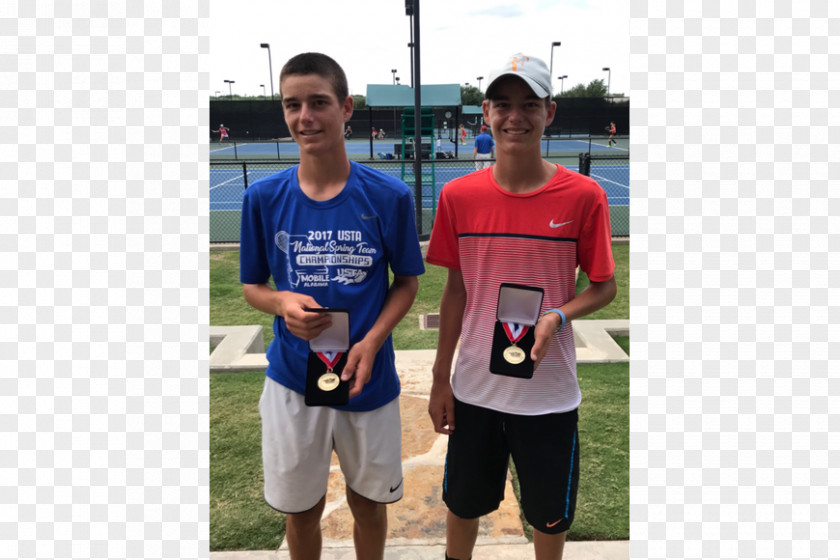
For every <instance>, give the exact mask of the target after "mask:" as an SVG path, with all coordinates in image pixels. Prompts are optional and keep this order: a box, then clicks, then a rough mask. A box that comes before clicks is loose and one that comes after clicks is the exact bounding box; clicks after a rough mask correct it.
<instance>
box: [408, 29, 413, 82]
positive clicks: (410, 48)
mask: <svg viewBox="0 0 840 560" xmlns="http://www.w3.org/2000/svg"><path fill="white" fill-rule="evenodd" d="M412 29H413V27H412ZM413 34H414V32H413V31H412V35H413ZM408 53H409V56H410V57H411V87H414V43H409V44H408Z"/></svg>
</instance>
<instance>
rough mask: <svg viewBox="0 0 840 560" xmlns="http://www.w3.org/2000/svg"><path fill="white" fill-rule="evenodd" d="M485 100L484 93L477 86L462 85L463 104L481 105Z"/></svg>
mask: <svg viewBox="0 0 840 560" xmlns="http://www.w3.org/2000/svg"><path fill="white" fill-rule="evenodd" d="M482 101H484V94H483V93H481V90H480V89H478V88H477V87H475V86H461V104H462V105H481V102H482Z"/></svg>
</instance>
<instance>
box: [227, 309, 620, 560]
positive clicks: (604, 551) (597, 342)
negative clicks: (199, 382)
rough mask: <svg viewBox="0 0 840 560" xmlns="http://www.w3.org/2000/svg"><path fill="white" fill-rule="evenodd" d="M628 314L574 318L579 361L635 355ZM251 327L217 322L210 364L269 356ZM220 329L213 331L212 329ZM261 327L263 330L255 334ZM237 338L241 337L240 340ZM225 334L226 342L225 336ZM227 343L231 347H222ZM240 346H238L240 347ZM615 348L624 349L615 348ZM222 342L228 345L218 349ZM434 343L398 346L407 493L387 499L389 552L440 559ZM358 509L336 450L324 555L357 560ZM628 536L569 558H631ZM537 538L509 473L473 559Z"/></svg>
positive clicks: (442, 530) (570, 550) (278, 559)
mask: <svg viewBox="0 0 840 560" xmlns="http://www.w3.org/2000/svg"><path fill="white" fill-rule="evenodd" d="M627 323H628V322H627V321H575V322H574V323H573V324H574V328H575V340H576V346H577V350H578V360H579V361H580V362H604V361H608V362H612V361H627V360H628V359H629V358H628V357H627V355H626V354H624V352H623V351H621V349H620V348H618V346H617V345H616V344H615V342H614V341H613V340H612V338H611V337H610V336H609V335H608V334H607V331H609V332H614V333H615V332H618V333H619V334H626V331H627V329H628V325H627ZM231 329H247V327H211V338H213V337H215V340H216V343H217V344H219V346H218V347H217V348H216V350H215V351H214V352H213V356H212V357H211V360H210V361H211V371H238V370H240V367H241V368H242V369H247V370H249V371H253V370H254V369H257V368H256V367H255V366H257V365H258V364H259V363H260V360H264V359H265V356H264V354H262V355H261V354H260V352H261V351H262V352H264V350H262V348H261V343H262V335H261V334H260V333H259V331H258V332H257V333H254V332H253V327H252V328H251V331H250V332H248V331H247V330H231ZM214 333H215V334H214ZM257 335H258V336H257ZM233 341H236V343H235V344H234V343H233ZM226 342H227V344H226ZM223 345H225V347H223ZM234 346H235V347H237V348H238V350H236V349H235V348H234ZM616 348H618V350H617V351H616ZM220 350H222V352H220ZM434 357H435V351H434V350H402V351H397V352H396V365H397V371H398V372H399V375H400V379H401V381H402V394H401V395H400V413H401V418H402V432H403V443H402V455H403V476H404V478H405V494H404V496H403V499H402V500H400V501H399V502H397V503H395V504H392V505H390V506H388V529H389V534H388V541H387V548H386V551H385V558H386V560H432V559H435V560H440V559H442V558H443V557H444V544H445V542H446V525H445V520H446V506H445V504H443V501H442V500H441V480H442V473H443V466H444V462H445V454H446V436H443V435H440V434H436V433H435V432H434V430H433V429H432V425H431V421H430V420H429V416H428V412H427V409H428V395H429V389H430V385H431V370H432V364H433V362H434ZM352 525H353V521H352V516H351V514H350V511H349V509H348V507H347V503H346V499H345V497H344V480H343V477H342V474H341V471H340V470H339V468H338V462H337V460H336V458H335V455H333V466H332V468H331V473H330V483H329V489H328V491H327V505H326V508H325V511H324V517H323V520H322V522H321V527H322V531H323V534H324V550H323V554H322V556H321V558H322V560H354V559H355V552H354V551H353V543H352ZM629 556H630V546H629V541H608V542H569V543H567V545H566V551H565V554H564V558H566V559H567V560H582V559H587V560H626V559H627V558H629ZM533 557H534V553H533V546H532V545H531V544H529V543H528V541H527V539H526V538H525V535H524V532H523V529H522V522H521V520H520V517H519V506H518V504H517V501H516V497H515V496H514V494H513V488H512V485H511V481H510V479H509V480H508V483H507V486H506V489H505V499H504V501H503V502H502V505H501V507H500V508H499V510H498V511H496V512H494V513H493V514H491V515H489V516H486V517H484V518H482V522H481V526H480V528H479V538H478V543H477V546H476V550H475V553H474V555H473V558H475V560H523V559H524V560H527V559H529V558H533ZM210 558H211V560H286V559H288V558H289V554H288V551H287V549H286V547H285V543H284V545H283V546H281V547H280V550H276V551H247V552H244V551H243V552H211V553H210Z"/></svg>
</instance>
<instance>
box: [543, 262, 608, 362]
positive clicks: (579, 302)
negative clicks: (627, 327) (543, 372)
mask: <svg viewBox="0 0 840 560" xmlns="http://www.w3.org/2000/svg"><path fill="white" fill-rule="evenodd" d="M615 293H616V286H615V277H612V278H610V279H609V280H606V281H604V282H592V281H590V282H589V285H588V286H587V287H586V288H584V289H583V291H582V292H581V293H579V294H578V295H577V296H575V297H574V298H572V299H571V300H569V301H568V302H567V303H566V304H565V305H563V306H562V307H560V308H559V309H560V311H562V312H563V313H564V314H565V315H566V324H567V327H566V328H568V323H569V321H572V320H573V319H578V318H580V317H584V316H586V315H589V314H590V313H593V312H595V311H598V310H599V309H601V308H602V307H604V306H606V305H608V304H609V303H610V302H611V301H612V300H613V298H615ZM561 323H562V319H561V317H560V315H558V314H557V313H548V314H546V315H543V316H542V317H540V319H539V321H537V326H536V329H535V330H534V339H535V340H534V347H533V348H532V349H531V359H532V360H534V369H536V368H537V366H538V365H539V362H540V361H542V359H543V357H544V356H545V353H546V352H547V351H548V343H549V340H550V339H551V336H552V335H553V334H554V332H555V331H556V330H557V329H558V328H560V325H561Z"/></svg>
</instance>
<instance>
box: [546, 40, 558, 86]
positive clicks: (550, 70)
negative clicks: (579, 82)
mask: <svg viewBox="0 0 840 560" xmlns="http://www.w3.org/2000/svg"><path fill="white" fill-rule="evenodd" d="M559 46H560V41H554V42H552V43H551V66H549V68H548V76H549V79H551V76H553V75H554V47H559Z"/></svg>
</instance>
